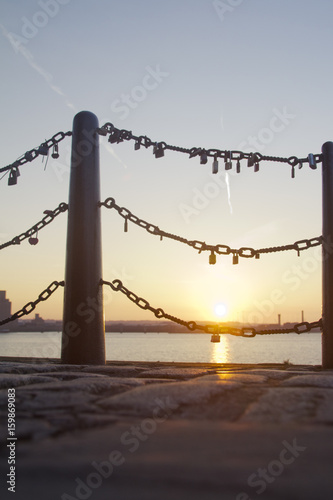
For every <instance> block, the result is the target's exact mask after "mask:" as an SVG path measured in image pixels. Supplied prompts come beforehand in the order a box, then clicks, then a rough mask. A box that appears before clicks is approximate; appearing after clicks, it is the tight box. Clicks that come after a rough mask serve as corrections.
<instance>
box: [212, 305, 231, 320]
mask: <svg viewBox="0 0 333 500" xmlns="http://www.w3.org/2000/svg"><path fill="white" fill-rule="evenodd" d="M214 312H215V315H216V316H218V317H219V318H223V316H225V315H226V314H227V312H228V310H227V306H226V305H225V304H224V303H223V302H218V303H217V304H215V306H214Z"/></svg>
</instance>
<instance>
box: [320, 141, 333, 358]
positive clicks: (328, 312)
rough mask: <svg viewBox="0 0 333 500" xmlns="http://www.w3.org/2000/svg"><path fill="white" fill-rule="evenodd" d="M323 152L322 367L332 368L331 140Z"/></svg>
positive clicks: (332, 238) (332, 251)
mask: <svg viewBox="0 0 333 500" xmlns="http://www.w3.org/2000/svg"><path fill="white" fill-rule="evenodd" d="M322 153H323V170H322V181H323V311H322V312H323V314H322V317H323V334H322V364H323V368H333V142H325V144H323V146H322Z"/></svg>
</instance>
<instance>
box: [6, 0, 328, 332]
mask: <svg viewBox="0 0 333 500" xmlns="http://www.w3.org/2000/svg"><path fill="white" fill-rule="evenodd" d="M332 18H333V3H332V2H330V1H328V0H319V1H318V0H317V1H314V0H279V1H277V0H275V1H274V0H224V1H213V0H191V1H190V0H168V2H165V1H162V0H142V1H140V2H137V1H134V0H122V1H121V2H120V1H115V0H95V1H92V0H44V1H43V0H40V1H35V0H24V1H23V0H16V1H15V2H12V1H10V0H1V2H0V19H1V23H0V33H1V44H0V51H1V65H2V78H1V87H2V91H1V115H2V120H1V123H0V133H1V166H5V165H7V164H10V163H12V162H13V161H15V160H16V159H17V158H18V157H20V156H21V155H22V154H24V153H25V151H27V150H30V149H32V148H34V147H36V146H38V145H39V144H41V143H42V142H43V141H44V140H45V139H48V138H50V137H52V136H53V135H54V134H55V133H57V132H59V131H64V132H66V131H68V130H71V128H72V123H73V118H74V116H75V114H76V113H78V112H80V111H82V110H88V111H91V112H93V113H95V114H96V116H97V117H98V120H99V124H100V125H103V124H104V123H106V122H111V123H113V124H114V125H115V126H116V127H118V128H124V129H127V130H131V131H132V132H133V133H134V134H136V135H147V136H148V137H150V138H151V139H153V140H156V141H165V142H166V143H168V144H171V145H177V146H182V147H186V148H191V147H202V148H217V149H221V150H232V149H234V150H242V151H244V152H251V151H253V152H254V151H258V152H260V153H261V154H265V155H272V156H282V157H289V156H293V155H295V156H297V157H306V156H307V155H308V154H309V153H313V154H318V153H320V152H321V147H322V144H323V143H325V142H326V141H329V140H332V139H333V137H332V136H333V133H332V118H331V117H332V114H333V113H332V112H333V109H332V108H333V100H332V79H333V67H332V64H331V62H330V61H331V52H332V42H333V31H332V26H331V19H332ZM100 150H101V160H100V164H101V198H102V199H103V200H104V199H105V198H107V197H109V196H111V197H114V198H115V200H116V202H117V204H118V205H120V206H124V207H126V208H128V209H129V210H130V211H131V212H133V213H134V214H135V215H137V216H138V217H140V218H142V219H144V220H146V221H148V222H151V223H152V224H155V225H157V226H158V227H159V228H160V229H162V230H164V231H167V232H170V233H174V234H177V235H179V236H182V237H185V238H188V239H190V240H200V241H205V242H206V243H209V244H213V245H215V244H226V245H229V246H230V247H233V248H239V247H254V248H263V247H270V246H278V245H285V244H290V243H294V242H295V241H298V240H302V239H304V238H313V237H316V236H320V235H321V232H322V194H321V189H322V186H321V165H319V166H318V168H317V170H312V169H310V168H309V166H308V165H307V164H305V165H304V166H303V168H302V169H301V170H299V169H296V176H295V178H294V179H292V178H291V169H290V166H288V165H286V164H282V163H281V164H280V163H271V162H261V164H260V170H259V172H256V173H255V172H254V171H253V168H248V167H247V166H246V162H242V169H241V173H239V174H236V173H235V165H233V169H232V170H231V171H228V172H227V173H226V172H225V171H224V168H223V165H222V163H223V162H222V161H221V162H220V167H219V173H218V174H217V175H213V174H212V162H211V160H209V161H208V163H207V164H206V165H200V161H199V158H198V157H196V158H193V159H189V157H188V155H185V154H181V153H176V152H172V151H166V154H165V156H164V157H163V158H159V159H155V157H154V155H153V154H152V150H151V149H148V150H145V149H144V148H141V149H140V150H139V151H134V148H133V143H132V142H126V141H125V142H123V143H121V144H112V145H110V144H108V142H107V139H106V138H104V137H101V138H100ZM70 151H71V139H70V138H66V139H65V140H64V141H63V142H62V143H61V144H60V145H59V152H60V157H59V159H58V160H53V159H52V158H49V161H48V163H47V166H46V168H45V161H44V162H42V159H41V157H39V158H37V159H36V160H35V161H34V162H32V163H28V164H26V165H24V166H22V167H21V169H20V172H21V175H20V177H19V179H18V184H17V185H15V186H8V185H7V177H4V178H3V179H2V180H1V181H0V193H1V194H0V203H1V214H2V216H1V223H0V243H4V242H5V241H8V240H10V239H12V238H13V237H14V236H15V235H17V234H20V233H21V232H23V231H25V230H26V229H28V228H30V227H31V226H33V225H34V224H35V223H36V222H37V221H38V220H40V219H41V218H42V217H43V211H44V210H46V209H54V208H56V207H57V206H58V205H59V203H61V202H67V201H68V186H69V173H70ZM66 224H67V214H61V215H60V216H59V217H58V218H57V219H56V220H55V221H54V222H52V224H50V225H49V226H47V227H46V228H45V229H43V230H42V231H40V233H39V235H38V238H39V243H38V244H37V245H35V246H32V245H30V244H29V243H28V241H27V240H26V241H25V242H23V243H22V244H21V245H20V246H12V247H9V248H6V249H4V250H2V251H1V255H0V258H1V260H0V277H1V279H0V289H2V290H6V292H7V297H8V298H9V299H10V300H11V302H12V311H13V312H14V311H16V310H18V309H20V308H21V307H22V306H23V305H24V304H26V303H27V302H29V301H31V300H35V299H36V298H37V297H38V295H39V293H40V292H41V291H42V290H43V289H44V288H46V287H47V286H48V285H49V284H50V283H51V282H52V281H53V280H58V281H60V280H62V279H64V269H65V251H66ZM102 234H103V278H104V279H105V280H113V279H115V278H120V279H121V280H122V281H123V283H124V285H125V286H127V287H128V288H129V289H131V290H133V291H134V292H135V293H136V294H137V295H139V296H141V297H144V298H145V299H147V300H148V301H149V302H150V303H151V305H152V306H153V307H162V308H163V309H164V310H165V311H166V312H168V313H169V314H171V315H174V316H178V317H180V318H182V319H184V320H186V321H188V320H201V321H245V322H251V323H272V322H273V323H276V322H277V318H278V314H281V321H282V323H284V322H288V321H301V311H302V310H303V311H304V315H305V319H306V320H307V321H316V320H318V319H319V318H320V317H321V301H322V292H321V286H322V278H321V272H322V271H321V248H320V247H318V248H312V249H309V250H307V251H304V252H302V253H301V254H300V256H299V257H298V256H297V253H296V252H295V251H289V252H283V253H274V254H267V255H262V256H261V258H260V259H259V260H255V259H244V258H243V259H240V260H239V264H238V265H233V263H232V258H231V257H230V255H229V256H228V255H227V256H217V262H216V264H215V265H210V264H209V262H208V257H209V253H208V252H202V253H200V254H199V253H198V252H197V251H196V250H194V249H193V248H190V247H188V246H187V245H184V244H182V243H179V242H176V241H171V240H167V239H164V240H163V241H160V239H159V238H158V237H156V236H153V235H151V234H148V233H147V232H146V231H144V230H143V229H141V228H139V227H136V226H134V225H133V224H131V223H130V224H129V230H128V232H127V233H125V232H124V224H123V219H121V218H120V217H119V216H118V215H117V213H116V212H115V211H113V210H106V209H103V211H102ZM104 294H105V318H106V320H154V319H155V317H154V316H153V315H152V314H151V313H150V312H149V311H148V312H147V311H142V310H141V309H138V308H137V306H135V304H132V303H131V302H129V301H128V299H127V298H126V297H125V296H123V295H122V294H120V293H115V292H111V290H108V289H104ZM217 304H220V305H221V304H222V306H220V308H219V311H220V312H221V314H222V313H223V312H225V313H226V314H224V315H223V316H221V315H220V316H218V315H217V312H219V311H217V309H216V305H217ZM62 308H63V291H62V290H60V289H59V290H57V292H55V294H54V295H53V296H52V297H51V298H50V299H49V300H48V301H46V302H44V303H42V304H40V305H39V306H38V308H36V310H35V312H37V313H39V314H40V315H41V316H43V317H44V318H49V319H51V318H52V319H61V318H62Z"/></svg>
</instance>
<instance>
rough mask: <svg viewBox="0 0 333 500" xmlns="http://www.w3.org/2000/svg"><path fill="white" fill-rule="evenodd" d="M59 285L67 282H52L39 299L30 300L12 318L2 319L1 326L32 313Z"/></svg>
mask: <svg viewBox="0 0 333 500" xmlns="http://www.w3.org/2000/svg"><path fill="white" fill-rule="evenodd" d="M59 286H65V282H64V281H52V283H50V285H49V286H48V287H47V288H45V290H43V291H42V292H41V293H40V294H39V295H38V299H36V300H35V301H33V302H28V303H27V304H26V305H25V306H24V307H22V309H20V310H19V311H17V312H16V313H14V314H12V316H11V317H10V318H7V319H3V320H2V321H0V326H2V325H5V324H6V323H9V322H10V321H15V320H16V319H19V318H21V317H22V316H27V315H28V314H30V313H31V312H32V311H33V310H34V309H35V308H36V306H37V304H39V302H43V301H45V300H47V299H48V298H49V297H51V295H52V294H53V293H54V292H55V291H56V290H57V289H58V288H59Z"/></svg>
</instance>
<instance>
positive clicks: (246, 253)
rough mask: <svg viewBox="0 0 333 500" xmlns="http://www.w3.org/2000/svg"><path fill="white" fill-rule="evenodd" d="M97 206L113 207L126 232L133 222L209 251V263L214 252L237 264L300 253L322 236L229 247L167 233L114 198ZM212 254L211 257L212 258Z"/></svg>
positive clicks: (166, 236)
mask: <svg viewBox="0 0 333 500" xmlns="http://www.w3.org/2000/svg"><path fill="white" fill-rule="evenodd" d="M99 206H100V207H101V206H103V207H106V208H109V209H114V210H116V211H117V212H118V214H119V215H120V216H121V217H123V219H125V231H126V232H127V230H128V221H130V222H132V223H133V224H136V225H137V226H139V227H142V228H143V229H145V230H146V231H147V232H148V233H150V234H154V235H156V236H159V237H160V238H161V239H163V238H170V239H172V240H176V241H179V242H180V243H185V244H186V245H189V246H190V247H192V248H194V249H195V250H198V252H199V253H201V252H204V251H209V252H211V255H210V260H209V262H210V263H211V264H215V260H216V259H215V254H218V255H230V254H232V255H233V263H234V264H237V263H238V257H243V258H245V259H250V258H253V257H255V258H256V259H258V258H259V257H260V254H261V253H274V252H282V251H286V250H296V252H297V254H298V255H300V252H301V251H303V250H307V249H308V248H312V247H315V246H318V245H321V244H322V242H323V238H322V236H318V237H316V238H311V239H309V240H306V239H304V240H299V241H296V242H295V243H293V244H290V245H283V246H278V247H268V248H260V249H258V250H256V249H254V248H250V247H241V248H238V249H237V248H231V247H229V246H228V245H222V244H217V245H209V244H207V243H205V242H204V241H199V240H188V239H186V238H183V237H181V236H177V235H175V234H172V233H167V232H166V231H162V230H161V229H160V228H159V227H158V226H155V225H154V224H151V223H150V222H147V221H145V220H143V219H140V218H139V217H137V216H136V215H133V214H132V212H131V211H130V210H128V209H127V208H125V207H120V206H119V205H117V203H116V201H115V199H114V198H106V200H105V201H103V202H99ZM212 256H213V258H212Z"/></svg>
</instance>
